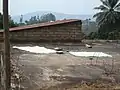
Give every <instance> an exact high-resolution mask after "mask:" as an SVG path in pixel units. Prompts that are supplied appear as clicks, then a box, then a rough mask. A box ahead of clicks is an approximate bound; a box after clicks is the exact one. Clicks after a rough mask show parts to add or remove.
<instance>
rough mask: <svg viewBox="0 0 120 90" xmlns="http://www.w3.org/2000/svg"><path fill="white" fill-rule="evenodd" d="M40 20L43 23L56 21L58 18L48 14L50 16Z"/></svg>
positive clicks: (43, 16)
mask: <svg viewBox="0 0 120 90" xmlns="http://www.w3.org/2000/svg"><path fill="white" fill-rule="evenodd" d="M40 20H41V22H48V21H55V20H56V17H55V15H53V14H52V13H48V14H45V15H42V16H41V17H40Z"/></svg>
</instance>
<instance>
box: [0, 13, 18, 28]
mask: <svg viewBox="0 0 120 90" xmlns="http://www.w3.org/2000/svg"><path fill="white" fill-rule="evenodd" d="M17 26H18V24H17V23H15V22H14V21H13V20H12V19H11V17H10V16H9V27H10V28H11V27H17ZM0 29H3V15H2V14H1V13H0Z"/></svg>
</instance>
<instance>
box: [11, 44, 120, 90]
mask: <svg viewBox="0 0 120 90" xmlns="http://www.w3.org/2000/svg"><path fill="white" fill-rule="evenodd" d="M29 45H31V46H32V44H29ZM16 46H27V44H19V45H18V44H16ZM37 46H44V47H46V48H50V49H53V48H55V47H56V46H55V45H46V44H39V45H38V44H37ZM60 47H61V48H63V49H64V54H35V53H30V52H26V51H21V50H18V49H13V48H11V50H12V51H11V56H12V59H13V60H15V61H18V62H17V63H16V64H17V65H18V67H19V68H20V69H21V70H22V71H23V76H24V77H23V81H21V84H22V85H23V86H24V88H25V90H40V88H41V90H44V89H48V90H64V89H63V88H68V89H70V88H72V86H74V85H76V84H82V83H84V82H96V81H97V80H100V81H103V82H104V83H114V84H115V83H118V84H119V83H120V46H119V45H118V46H117V47H115V45H113V44H100V43H99V44H98V43H97V44H96V45H94V46H93V48H86V47H84V46H80V45H70V46H62V45H60ZM69 50H70V51H88V52H103V53H107V54H110V55H112V56H113V58H105V57H100V58H97V57H93V60H92V61H91V60H90V58H87V57H76V56H73V55H71V54H69V52H67V51H69ZM53 86H59V87H60V88H61V89H50V87H53ZM73 90H74V89H73ZM75 90H80V89H75ZM101 90H102V89H101Z"/></svg>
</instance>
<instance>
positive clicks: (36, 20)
mask: <svg viewBox="0 0 120 90" xmlns="http://www.w3.org/2000/svg"><path fill="white" fill-rule="evenodd" d="M55 20H56V17H55V15H53V14H52V13H48V14H45V15H42V16H41V17H39V15H37V16H32V17H31V18H30V20H28V21H27V20H26V21H25V23H26V24H27V25H31V24H37V23H42V22H49V21H55Z"/></svg>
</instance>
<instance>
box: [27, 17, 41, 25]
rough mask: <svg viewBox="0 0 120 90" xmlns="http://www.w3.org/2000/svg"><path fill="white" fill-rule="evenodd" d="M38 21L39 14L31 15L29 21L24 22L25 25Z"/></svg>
mask: <svg viewBox="0 0 120 90" xmlns="http://www.w3.org/2000/svg"><path fill="white" fill-rule="evenodd" d="M39 22H40V20H39V16H32V17H31V18H30V19H29V21H27V20H26V21H25V23H26V24H27V25H31V24H37V23H39Z"/></svg>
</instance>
